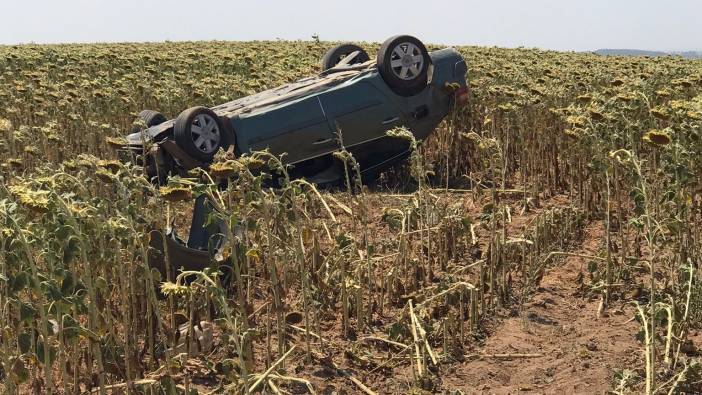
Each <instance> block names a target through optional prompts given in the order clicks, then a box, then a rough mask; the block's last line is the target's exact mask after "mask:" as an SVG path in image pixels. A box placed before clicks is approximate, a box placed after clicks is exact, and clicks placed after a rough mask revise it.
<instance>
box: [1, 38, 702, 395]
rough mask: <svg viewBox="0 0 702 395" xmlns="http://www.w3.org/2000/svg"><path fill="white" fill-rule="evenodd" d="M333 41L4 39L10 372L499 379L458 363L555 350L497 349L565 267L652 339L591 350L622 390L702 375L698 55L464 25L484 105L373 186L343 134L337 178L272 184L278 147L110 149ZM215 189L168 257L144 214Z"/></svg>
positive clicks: (235, 382)
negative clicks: (476, 33) (575, 46)
mask: <svg viewBox="0 0 702 395" xmlns="http://www.w3.org/2000/svg"><path fill="white" fill-rule="evenodd" d="M332 45H333V43H325V42H315V41H312V42H306V41H298V42H286V41H276V42H166V43H153V44H134V43H124V44H83V45H20V46H0V103H1V104H2V105H0V135H2V139H1V140H0V180H1V181H2V184H1V187H0V391H2V392H3V393H8V394H17V393H37V394H40V393H41V394H45V393H56V394H64V393H66V394H69V393H70V394H80V393H89V392H90V393H100V394H107V393H115V394H117V393H120V394H121V393H125V394H126V393H130V394H132V393H133V394H141V393H143V394H158V393H163V394H210V393H236V394H250V393H267V394H285V393H293V394H304V393H321V394H331V393H339V394H342V393H366V394H376V393H378V394H380V393H402V394H405V393H416V394H421V393H446V394H468V393H474V391H475V392H477V393H479V392H480V391H487V392H491V391H493V390H497V388H498V387H494V386H493V387H492V389H490V387H488V388H484V387H483V388H478V387H477V384H476V383H474V382H471V381H470V380H468V379H465V380H463V379H460V377H462V376H461V375H462V374H463V373H465V374H466V375H471V374H472V373H471V372H475V371H477V369H479V368H480V366H483V365H480V364H494V365H490V366H494V367H495V369H497V370H499V369H515V371H516V369H521V368H526V366H527V365H532V364H538V363H539V362H538V361H544V360H547V359H548V358H549V357H551V355H548V353H543V352H541V353H539V352H534V353H525V352H521V350H519V351H512V352H501V353H490V350H488V349H487V347H488V346H490V344H491V343H490V342H491V339H495V338H496V337H497V336H498V334H499V333H500V330H499V328H500V327H501V325H503V324H502V323H504V322H506V320H509V319H517V318H514V317H522V318H523V320H524V321H525V322H526V321H529V320H530V318H529V317H531V315H530V314H531V313H527V310H526V309H527V308H529V307H528V306H530V304H533V301H534V300H535V299H534V297H535V296H536V295H540V294H543V293H544V292H545V291H544V289H548V288H547V287H546V285H544V282H545V281H546V280H544V278H547V277H548V276H549V273H559V270H563V268H564V267H566V265H571V266H572V267H575V268H576V272H577V273H575V274H577V294H574V295H568V297H569V298H571V299H570V300H572V301H574V302H573V303H579V301H584V302H583V303H586V305H587V306H589V304H587V303H589V302H592V303H594V305H595V306H597V307H596V309H595V311H589V312H587V314H586V313H585V312H584V311H579V310H578V309H577V308H573V309H572V312H571V314H572V317H573V320H574V321H575V322H579V323H582V324H583V325H585V327H586V328H590V327H591V328H592V330H593V331H595V330H599V331H602V330H605V331H606V330H607V328H609V327H610V326H611V327H612V328H614V327H615V325H617V324H615V323H614V322H613V320H614V319H616V318H617V317H619V318H618V321H617V322H619V323H625V324H621V325H625V326H622V327H621V328H626V329H627V332H626V335H623V336H621V338H617V339H615V340H612V342H613V343H624V342H629V343H631V344H632V345H633V347H635V349H636V352H634V353H632V354H631V355H623V354H624V353H623V352H622V353H612V355H610V356H608V357H607V358H608V359H607V360H606V362H607V367H606V368H605V367H602V366H597V369H603V371H604V372H605V373H603V374H605V375H606V376H607V382H606V383H604V384H602V385H604V386H606V387H607V390H612V391H614V392H615V393H647V394H653V393H679V392H695V391H701V390H702V366H701V365H700V363H699V362H700V357H699V354H698V351H697V348H696V344H697V342H699V341H702V337H699V338H698V331H702V310H700V309H702V282H701V281H700V280H702V274H700V271H699V268H700V264H702V235H701V233H700V230H701V229H702V160H700V158H702V61H700V60H686V59H682V58H679V57H660V58H647V57H603V56H598V55H594V54H587V53H565V52H551V51H542V50H535V49H521V48H520V49H501V48H485V47H460V48H457V49H458V50H459V51H460V52H461V53H462V54H463V56H464V57H465V59H466V62H467V64H468V70H469V71H468V80H469V85H470V100H469V102H468V103H467V104H466V105H464V106H461V107H460V108H456V109H455V110H454V111H453V112H452V113H451V114H450V115H449V116H448V117H447V118H446V119H445V121H444V122H443V123H442V124H441V125H440V126H439V128H438V129H437V130H436V131H435V132H434V133H433V135H432V136H431V137H430V138H429V139H428V140H426V141H423V142H419V141H417V142H414V141H413V142H412V147H413V150H412V155H411V157H410V158H409V160H408V161H407V162H406V163H405V164H403V165H401V166H398V167H396V168H393V169H390V170H388V171H387V172H385V173H384V174H383V175H382V176H381V178H380V180H379V181H378V183H377V184H376V185H368V186H367V185H361V184H360V182H358V181H357V178H356V177H353V173H354V159H353V157H352V156H351V155H350V154H349V153H348V152H345V151H341V152H339V153H338V155H337V156H338V158H339V159H340V160H343V161H345V162H347V163H348V164H349V169H350V170H349V176H348V179H347V187H346V188H343V189H341V190H322V189H319V188H317V187H315V186H314V185H312V184H310V183H308V182H306V181H305V180H301V179H289V178H286V177H283V182H282V183H281V186H280V188H275V189H272V188H269V187H267V186H266V185H267V184H266V182H265V179H266V178H267V174H266V172H265V171H263V172H261V171H257V168H260V167H261V166H263V165H265V168H266V169H272V170H273V171H276V172H278V173H279V174H282V175H283V176H285V175H286V174H287V171H288V169H287V168H286V167H285V166H284V165H283V164H282V162H281V160H280V158H276V157H274V156H272V155H270V154H268V153H267V152H255V153H251V154H250V155H245V156H242V157H240V158H224V157H223V158H221V159H220V161H219V162H217V163H215V164H214V165H212V166H211V168H210V169H207V170H203V171H200V172H195V173H193V174H192V177H191V178H173V179H171V180H169V182H168V185H167V186H165V187H161V188H159V187H158V186H155V185H153V184H151V183H149V182H148V180H147V179H146V178H145V177H144V174H143V169H142V168H140V167H139V166H135V165H131V164H128V163H123V162H121V161H118V160H117V154H116V151H115V149H114V148H115V147H116V146H118V145H119V144H121V143H122V141H123V140H122V139H123V138H124V136H125V134H126V133H128V132H129V131H130V130H132V129H133V128H134V127H135V125H134V124H133V122H134V119H135V117H136V115H137V114H138V113H139V112H140V111H141V110H142V109H146V108H148V109H155V110H158V111H160V112H162V113H163V114H165V115H166V116H167V117H169V118H173V117H175V116H176V115H177V114H178V113H179V112H180V111H182V110H183V109H185V108H188V107H192V106H196V105H204V106H214V105H217V104H220V103H223V102H226V101H229V100H234V99H236V98H240V97H244V96H247V95H251V94H254V93H256V92H260V91H262V90H265V89H269V88H274V87H276V86H278V85H281V84H284V83H288V82H292V81H295V80H297V79H300V78H303V77H306V76H309V75H313V74H315V73H318V72H319V71H320V65H319V64H320V59H321V58H322V55H323V54H324V52H325V50H326V49H327V48H329V47H331V46H332ZM363 46H364V47H366V48H367V49H368V50H369V51H368V52H369V53H374V51H375V50H377V48H378V46H377V45H376V44H372V43H366V44H363ZM438 48H440V46H431V47H430V50H431V49H438ZM392 133H393V135H395V136H396V137H397V138H407V139H412V137H411V134H410V133H408V132H407V131H406V130H403V129H397V130H394V131H393V132H392ZM218 172H220V174H219V175H226V176H227V177H230V178H231V181H230V182H229V184H228V186H227V188H226V189H222V188H219V184H218V183H217V182H216V180H217V177H218V174H217V173H218ZM202 194H206V195H207V196H209V197H210V199H211V200H213V201H215V202H216V203H217V205H218V207H219V211H220V216H221V218H220V219H221V220H223V221H224V222H225V223H226V224H227V226H228V233H229V236H230V237H227V238H226V240H227V241H226V245H225V247H224V249H223V252H222V253H221V254H219V255H218V256H215V257H212V267H211V268H210V269H206V270H204V271H202V272H180V273H179V274H178V275H177V276H174V277H170V276H168V278H162V276H161V274H160V273H159V271H158V270H156V269H154V268H152V267H150V266H149V264H148V259H147V258H148V256H149V254H150V253H151V250H150V249H151V247H150V245H149V232H150V231H151V230H152V229H165V228H167V227H171V226H173V227H175V228H176V229H180V230H181V233H183V232H184V231H185V230H184V227H185V225H186V224H187V222H188V221H189V217H188V214H189V213H190V211H191V207H192V205H193V202H194V199H195V198H196V197H197V196H199V195H202ZM571 266H568V267H571ZM510 317H512V318H510ZM627 320H628V321H627ZM532 321H533V320H532ZM530 322H531V321H530ZM530 325H538V323H537V324H534V323H532V324H530ZM588 325H590V326H588ZM554 327H556V325H554ZM560 328H561V329H562V325H561V327H560ZM603 328H604V329H603ZM517 343H518V342H517ZM627 344H628V343H627ZM602 347H604V346H600V348H602ZM502 351H504V350H502ZM596 352H597V350H596V348H595V347H592V346H587V349H585V350H566V351H564V353H565V354H573V356H572V358H573V360H577V361H578V365H577V366H574V367H573V369H574V370H573V371H569V372H566V373H564V372H558V371H557V372H556V373H554V374H553V376H554V377H556V378H559V380H565V381H567V380H568V378H569V377H571V376H577V375H578V374H579V373H578V372H579V371H587V370H590V369H594V368H595V365H596V362H594V361H599V360H598V359H596V358H597V357H592V355H593V354H595V353H596ZM585 354H587V356H586V355H585ZM593 358H594V359H593ZM586 359H587V361H585V360H586ZM491 361H492V362H491ZM585 363H587V365H585ZM603 366H604V365H603ZM491 377H492V378H490V379H489V380H492V381H491V382H492V383H493V385H494V383H495V380H496V379H495V378H494V377H493V376H491ZM549 377H551V376H549ZM466 380H468V381H466ZM486 380H487V379H486ZM508 382H509V380H505V383H508ZM540 383H541V384H539V385H541V386H538V385H537V386H535V387H532V389H533V390H536V391H539V390H540V391H547V390H550V389H554V388H555V389H558V388H567V387H563V386H561V387H553V385H563V381H561V382H560V384H559V381H558V380H556V381H554V382H553V383H555V384H553V383H550V384H549V383H546V384H544V383H545V382H540ZM503 384H504V383H503ZM513 384H514V383H513ZM505 385H507V384H505ZM531 385H534V383H531ZM549 385H551V386H549ZM505 388H507V387H505ZM515 388H516V387H515ZM597 388H604V387H597ZM514 391H516V389H515V390H514Z"/></svg>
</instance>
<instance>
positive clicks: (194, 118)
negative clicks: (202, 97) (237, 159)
mask: <svg viewBox="0 0 702 395" xmlns="http://www.w3.org/2000/svg"><path fill="white" fill-rule="evenodd" d="M173 135H174V137H175V141H176V143H177V144H178V146H179V147H180V148H181V149H182V150H183V151H185V152H186V153H187V154H188V155H190V156H192V157H193V158H195V159H198V160H200V161H203V162H209V161H211V160H212V158H213V157H214V155H215V153H216V152H217V150H218V149H219V148H220V147H222V148H226V146H225V142H226V141H227V138H226V136H225V128H224V124H223V123H222V120H221V119H220V118H219V117H218V116H217V114H215V113H214V112H213V111H212V110H210V109H209V108H206V107H192V108H189V109H187V110H185V111H183V112H182V113H180V115H178V118H176V121H175V125H174V126H173Z"/></svg>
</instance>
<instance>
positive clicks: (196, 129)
mask: <svg viewBox="0 0 702 395" xmlns="http://www.w3.org/2000/svg"><path fill="white" fill-rule="evenodd" d="M190 135H191V136H192V138H193V144H195V147H197V149H198V150H200V151H202V152H204V153H206V154H211V153H213V152H214V151H215V150H216V149H217V148H218V147H219V141H220V136H221V135H220V132H219V126H218V125H217V121H215V119H214V118H213V117H212V116H210V115H208V114H198V115H197V116H196V117H195V118H193V121H192V124H191V125H190Z"/></svg>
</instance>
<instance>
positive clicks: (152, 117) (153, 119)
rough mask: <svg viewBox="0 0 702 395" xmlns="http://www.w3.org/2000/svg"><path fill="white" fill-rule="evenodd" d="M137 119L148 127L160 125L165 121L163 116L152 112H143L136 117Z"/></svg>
mask: <svg viewBox="0 0 702 395" xmlns="http://www.w3.org/2000/svg"><path fill="white" fill-rule="evenodd" d="M137 118H138V119H140V120H142V121H144V123H145V124H146V126H148V127H152V126H156V125H160V124H162V123H164V122H166V121H167V119H166V117H165V116H163V114H161V113H160V112H158V111H154V110H144V111H142V112H140V113H139V115H137Z"/></svg>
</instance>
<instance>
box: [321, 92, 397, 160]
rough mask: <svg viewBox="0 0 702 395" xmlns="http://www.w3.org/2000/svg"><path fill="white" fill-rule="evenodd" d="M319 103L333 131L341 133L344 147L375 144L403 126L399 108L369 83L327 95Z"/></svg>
mask: <svg viewBox="0 0 702 395" xmlns="http://www.w3.org/2000/svg"><path fill="white" fill-rule="evenodd" d="M321 101H322V106H323V108H324V112H325V114H326V116H327V118H328V119H329V121H330V124H331V127H332V129H335V130H336V129H338V130H340V131H341V134H342V138H343V142H344V146H346V147H352V146H355V145H359V144H363V143H367V142H370V141H373V140H376V139H378V138H380V137H383V136H385V132H386V131H387V130H389V129H392V128H393V127H395V126H399V125H402V124H403V123H404V117H403V114H402V112H401V111H400V109H399V107H397V106H396V105H395V103H394V102H392V101H391V100H389V99H388V98H387V97H386V96H385V95H384V94H383V93H382V92H380V91H379V90H378V89H377V88H376V87H375V86H374V85H373V84H372V83H371V82H369V81H358V82H355V83H354V84H351V85H348V86H344V87H341V88H339V89H334V90H331V91H329V92H326V93H325V94H324V95H322V96H321Z"/></svg>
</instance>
